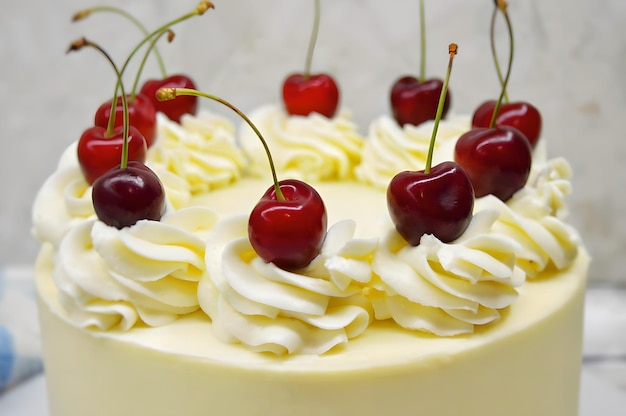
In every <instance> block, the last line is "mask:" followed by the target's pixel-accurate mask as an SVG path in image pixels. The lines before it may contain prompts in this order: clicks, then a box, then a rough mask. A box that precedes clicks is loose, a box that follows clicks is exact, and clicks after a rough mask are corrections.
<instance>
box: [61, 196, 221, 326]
mask: <svg viewBox="0 0 626 416" xmlns="http://www.w3.org/2000/svg"><path fill="white" fill-rule="evenodd" d="M216 219H217V216H216V215H215V214H214V213H213V212H212V211H210V210H208V209H206V208H200V207H193V208H186V209H183V210H180V211H176V212H173V213H169V214H166V215H165V216H163V218H162V219H161V221H148V220H142V221H139V222H137V223H136V224H135V225H133V226H132V227H126V228H123V229H121V230H118V229H117V228H115V227H110V226H108V225H106V224H104V223H102V222H100V221H97V220H91V221H84V222H82V223H80V224H78V225H76V226H75V227H73V228H71V229H70V230H69V231H68V233H67V234H66V236H65V237H64V238H63V240H62V242H61V244H60V246H59V249H58V252H57V261H56V265H55V268H54V270H53V277H54V280H55V283H56V285H57V287H58V289H59V296H60V302H61V304H62V306H63V307H64V308H65V310H66V311H67V314H68V316H69V318H70V319H71V320H72V321H73V322H75V324H76V325H78V326H80V327H84V328H97V329H100V330H108V329H119V330H124V331H125V330H128V329H130V328H132V327H133V326H134V325H136V324H137V323H138V322H140V321H141V322H143V323H145V324H147V325H150V326H159V325H164V324H166V323H168V322H171V321H172V320H174V319H176V318H177V317H178V316H179V315H184V314H187V313H190V312H193V311H195V310H197V309H198V308H199V305H198V300H197V296H196V292H197V285H198V281H199V280H200V278H201V277H202V275H203V274H204V273H205V266H204V255H205V243H204V240H205V238H206V236H207V234H208V232H209V230H210V229H212V228H213V226H214V224H215V222H216Z"/></svg>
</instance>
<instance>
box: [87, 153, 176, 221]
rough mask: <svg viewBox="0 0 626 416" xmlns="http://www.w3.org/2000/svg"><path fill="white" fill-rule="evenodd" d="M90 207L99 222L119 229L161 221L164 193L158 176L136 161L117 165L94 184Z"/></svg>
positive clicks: (163, 209) (163, 208)
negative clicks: (148, 221)
mask: <svg viewBox="0 0 626 416" xmlns="http://www.w3.org/2000/svg"><path fill="white" fill-rule="evenodd" d="M91 197H92V200H93V207H94V210H95V212H96V215H97V216H98V219H99V220H100V221H102V222H104V223H105V224H107V225H110V226H112V227H116V228H118V229H122V228H124V227H130V226H131V225H134V224H135V223H137V221H139V220H154V221H158V220H160V219H161V217H162V216H163V214H164V212H165V191H164V189H163V185H162V184H161V181H160V180H159V178H158V176H157V175H156V174H155V173H154V172H153V171H152V170H151V169H150V168H148V167H147V166H146V165H144V164H143V163H140V162H136V161H130V162H128V165H127V166H126V167H121V166H120V165H118V166H117V167H116V168H114V169H111V170H109V171H108V172H106V173H105V174H104V175H102V176H100V177H99V178H98V179H96V181H95V182H94V184H93V189H92V194H91Z"/></svg>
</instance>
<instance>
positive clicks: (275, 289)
mask: <svg viewBox="0 0 626 416" xmlns="http://www.w3.org/2000/svg"><path fill="white" fill-rule="evenodd" d="M353 234H354V222H352V221H350V220H345V221H342V222H339V223H337V224H335V225H334V226H333V227H331V228H330V229H329V231H328V235H327V237H326V240H325V242H324V246H323V249H322V252H321V254H320V255H319V256H318V257H317V258H316V259H315V260H314V261H313V262H312V263H311V264H310V265H309V266H307V267H306V268H305V269H303V270H300V271H298V272H289V271H285V270H281V269H280V268H278V267H276V266H274V265H273V264H271V263H265V262H264V261H263V260H262V259H261V258H259V257H258V256H257V255H256V254H255V253H254V251H253V249H252V246H251V245H250V242H249V240H248V238H247V221H246V218H244V217H243V216H233V217H230V218H226V219H224V220H222V221H221V222H220V224H219V225H218V226H217V227H216V229H215V230H214V232H213V233H212V234H211V236H210V237H209V240H208V245H207V251H206V256H207V257H206V264H207V271H208V273H207V274H206V276H204V277H203V279H202V280H201V282H200V284H199V286H198V297H199V299H200V305H201V307H202V309H203V310H204V311H205V312H206V313H207V314H208V315H209V316H210V317H211V319H212V321H213V323H212V328H213V331H214V333H215V335H216V336H217V337H218V338H219V339H220V340H222V341H224V342H229V343H242V344H245V345H246V346H248V347H249V348H251V349H252V350H255V351H264V352H272V353H275V354H277V355H281V354H294V353H301V354H322V353H324V352H326V351H328V350H330V349H331V348H333V347H335V346H336V345H340V344H344V343H346V342H348V340H349V339H350V338H354V337H356V336H358V335H360V334H361V333H362V332H363V331H364V330H365V329H366V328H367V326H368V325H369V323H370V321H371V311H370V307H369V306H368V303H367V302H366V300H365V298H364V297H363V295H362V293H363V286H364V285H365V284H367V283H368V282H369V281H370V279H371V277H372V273H371V268H370V265H369V260H368V258H369V257H370V256H371V255H372V253H373V251H374V250H375V248H376V246H377V240H376V239H372V240H353V239H352V236H353Z"/></svg>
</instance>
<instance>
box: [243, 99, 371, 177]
mask: <svg viewBox="0 0 626 416" xmlns="http://www.w3.org/2000/svg"><path fill="white" fill-rule="evenodd" d="M250 120H252V122H253V123H254V124H255V125H256V127H257V128H258V129H259V131H260V132H261V134H262V135H263V137H264V138H265V140H266V141H267V143H268V146H269V148H270V151H271V153H272V158H273V160H274V164H275V166H276V169H277V170H278V171H279V172H280V173H281V175H283V176H284V177H289V178H296V179H302V180H307V181H320V180H343V179H349V178H352V177H353V176H354V167H355V166H356V165H357V164H358V163H359V162H360V160H361V148H362V146H363V137H361V135H360V134H359V133H358V131H357V126H356V124H355V123H354V122H352V121H351V119H350V113H349V112H347V111H345V110H344V111H342V112H340V113H339V114H338V115H336V116H335V117H333V118H328V117H325V116H322V115H320V114H318V113H311V114H310V115H308V116H306V117H303V116H289V115H288V114H287V113H286V112H285V110H284V109H283V108H282V107H281V106H278V105H267V106H264V107H261V108H259V109H258V110H256V111H254V112H252V113H251V114H250ZM239 142H240V143H241V145H242V146H243V147H244V149H246V152H247V155H248V156H249V157H250V160H251V161H252V166H251V171H252V172H253V173H254V174H255V175H261V176H268V175H269V172H270V169H269V164H268V159H267V156H266V154H265V151H264V150H263V148H262V145H261V142H260V140H259V138H258V137H257V136H256V134H255V133H254V131H253V130H252V129H251V128H250V127H249V126H248V125H247V124H242V126H241V128H240V140H239Z"/></svg>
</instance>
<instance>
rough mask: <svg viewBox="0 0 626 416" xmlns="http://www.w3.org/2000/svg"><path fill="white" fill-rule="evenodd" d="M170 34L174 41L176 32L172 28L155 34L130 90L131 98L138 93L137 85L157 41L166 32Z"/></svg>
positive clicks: (170, 39)
mask: <svg viewBox="0 0 626 416" xmlns="http://www.w3.org/2000/svg"><path fill="white" fill-rule="evenodd" d="M166 33H167V34H168V41H170V42H171V41H172V39H174V32H172V31H171V30H170V29H167V30H164V31H162V32H161V33H159V34H158V35H157V36H154V38H153V39H152V42H150V46H149V47H148V49H147V50H146V53H145V54H144V55H143V59H142V60H141V63H140V64H139V68H138V69H137V74H136V75H135V82H133V88H132V89H131V90H130V99H131V100H133V99H135V94H137V87H138V86H139V80H140V79H141V73H142V72H143V69H144V67H145V66H146V62H147V61H148V57H149V56H150V52H151V51H152V50H153V49H154V48H155V47H156V43H157V42H158V41H159V39H161V37H162V36H163V35H164V34H166Z"/></svg>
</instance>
